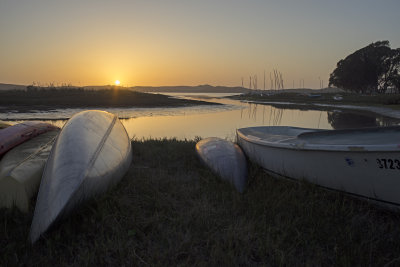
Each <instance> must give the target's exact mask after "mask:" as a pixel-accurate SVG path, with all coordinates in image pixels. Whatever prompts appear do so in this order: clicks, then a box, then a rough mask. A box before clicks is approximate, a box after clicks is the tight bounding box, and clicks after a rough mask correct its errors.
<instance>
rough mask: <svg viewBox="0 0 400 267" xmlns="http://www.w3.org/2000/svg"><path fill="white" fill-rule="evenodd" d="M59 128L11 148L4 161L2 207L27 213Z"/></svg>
mask: <svg viewBox="0 0 400 267" xmlns="http://www.w3.org/2000/svg"><path fill="white" fill-rule="evenodd" d="M58 133H59V131H50V132H47V133H43V134H41V135H39V136H36V137H34V138H32V139H30V140H28V141H26V142H24V143H22V144H20V145H18V146H16V147H14V148H13V149H11V150H10V151H8V152H7V153H6V154H5V155H4V157H3V158H2V159H1V161H0V207H6V208H11V207H13V206H16V207H17V208H18V209H19V210H20V211H22V212H27V211H28V207H29V201H30V199H31V197H33V196H34V195H35V194H36V193H37V191H38V189H39V184H40V179H41V178H42V173H43V169H44V166H45V164H46V161H47V158H48V156H49V154H50V150H51V146H52V145H53V142H54V140H55V138H56V136H57V134H58Z"/></svg>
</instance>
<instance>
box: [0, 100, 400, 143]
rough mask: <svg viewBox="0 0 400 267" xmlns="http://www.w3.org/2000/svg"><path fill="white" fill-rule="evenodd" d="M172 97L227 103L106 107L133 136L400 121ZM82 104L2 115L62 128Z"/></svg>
mask: <svg viewBox="0 0 400 267" xmlns="http://www.w3.org/2000/svg"><path fill="white" fill-rule="evenodd" d="M168 95H171V96H174V97H182V98H191V99H201V100H205V101H211V102H218V103H222V104H223V105H218V106H216V105H202V106H195V107H180V108H129V109H116V108H113V109H105V110H107V111H109V112H112V113H115V114H117V115H118V116H119V117H120V118H121V122H122V123H123V124H124V125H125V128H126V129H127V131H128V133H129V136H130V137H131V138H137V139H143V138H144V139H146V138H165V137H167V138H177V139H179V140H183V139H193V138H195V137H203V138H204V137H209V136H217V137H221V138H227V139H230V140H234V139H235V135H236V129H238V128H242V127H250V126H261V125H266V126H277V125H286V126H297V127H305V128H318V129H344V128H354V127H373V126H390V125H399V124H400V120H398V119H392V118H388V117H384V116H381V115H378V114H374V113H367V112H361V111H349V110H339V109H338V110H333V111H320V110H300V109H290V108H289V106H284V108H282V107H279V108H278V107H274V106H272V105H261V104H251V103H242V102H240V101H236V100H230V99H223V98H220V97H222V96H225V95H226V94H224V95H219V94H209V93H206V94H201V93H194V94H182V93H169V94H168ZM81 110H83V109H62V110H55V111H52V112H35V113H0V120H5V121H10V122H12V123H16V122H19V121H24V120H30V119H35V120H38V119H39V120H41V121H45V122H49V123H51V124H53V125H57V126H59V127H62V126H63V125H64V123H65V122H66V121H67V119H68V118H70V117H71V116H72V115H73V114H75V113H76V112H79V111H81Z"/></svg>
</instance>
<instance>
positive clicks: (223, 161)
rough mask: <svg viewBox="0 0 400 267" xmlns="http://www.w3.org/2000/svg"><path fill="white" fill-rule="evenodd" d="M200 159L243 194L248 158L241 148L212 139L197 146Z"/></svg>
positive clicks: (205, 140)
mask: <svg viewBox="0 0 400 267" xmlns="http://www.w3.org/2000/svg"><path fill="white" fill-rule="evenodd" d="M196 152H197V154H198V155H199V157H200V159H201V160H202V161H203V162H204V164H205V165H207V166H208V167H209V168H210V169H211V170H213V171H214V172H215V173H216V174H218V175H219V176H220V177H221V178H222V179H223V180H225V181H228V182H230V183H231V184H233V185H234V186H235V188H236V190H238V191H239V192H241V193H242V192H243V191H244V189H245V186H246V181H247V163H246V158H245V156H244V154H243V152H242V150H241V149H240V147H239V146H238V145H236V144H234V143H232V142H230V141H227V140H224V139H221V138H218V137H210V138H206V139H203V140H200V141H199V142H198V143H197V144H196Z"/></svg>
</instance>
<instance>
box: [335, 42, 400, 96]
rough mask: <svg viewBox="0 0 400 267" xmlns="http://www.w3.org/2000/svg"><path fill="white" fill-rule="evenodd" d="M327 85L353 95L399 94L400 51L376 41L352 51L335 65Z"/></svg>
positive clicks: (386, 43)
mask: <svg viewBox="0 0 400 267" xmlns="http://www.w3.org/2000/svg"><path fill="white" fill-rule="evenodd" d="M329 85H333V86H336V87H339V88H343V89H344V90H347V91H352V92H357V93H386V92H389V91H390V92H399V91H400V49H391V48H390V44H389V41H378V42H375V43H372V44H370V45H368V46H366V47H364V48H361V49H360V50H357V51H355V52H354V53H353V54H351V55H349V56H347V57H346V58H345V59H342V60H340V61H339V62H338V63H337V67H336V69H335V70H334V71H333V72H332V73H331V75H330V78H329ZM388 89H390V90H388Z"/></svg>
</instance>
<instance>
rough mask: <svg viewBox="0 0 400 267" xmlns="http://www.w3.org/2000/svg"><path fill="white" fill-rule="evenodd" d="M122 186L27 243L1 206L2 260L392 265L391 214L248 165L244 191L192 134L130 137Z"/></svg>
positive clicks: (395, 232) (397, 240)
mask: <svg viewBox="0 0 400 267" xmlns="http://www.w3.org/2000/svg"><path fill="white" fill-rule="evenodd" d="M132 146H133V153H134V157H133V164H132V166H131V168H130V169H129V171H128V173H127V174H126V175H125V177H124V178H123V180H122V181H121V183H120V184H119V185H118V186H117V187H115V188H113V189H111V190H110V191H109V192H108V193H107V194H105V195H103V196H102V197H99V198H97V199H93V200H92V201H90V202H88V203H86V204H85V205H83V206H82V207H81V208H79V209H77V210H76V211H75V212H74V213H73V214H71V216H70V217H69V218H67V219H66V220H64V221H63V222H61V223H59V224H57V225H55V227H54V228H53V229H52V230H51V231H49V232H48V233H47V234H46V235H45V236H43V237H42V239H41V240H39V241H38V242H37V243H36V244H35V245H33V246H31V245H30V244H29V243H28V240H27V236H28V233H29V227H30V223H31V219H32V213H33V208H34V201H32V203H31V208H30V212H29V213H28V214H22V213H19V212H18V211H17V210H4V209H3V210H0V218H1V221H0V229H1V234H0V236H1V239H0V247H1V248H2V253H1V256H0V262H1V263H2V265H4V266H8V265H14V266H15V265H31V266H32V265H35V266H36V265H53V266H71V265H75V266H76V265H79V266H81V265H91V266H93V265H114V266H116V265H117V266H122V265H125V266H147V265H150V266H170V265H173V266H177V265H185V266H188V265H202V266H204V265H210V266H216V265H221V266H238V265H242V266H254V265H263V266H265V265H272V266H280V265H283V266H299V265H300V266H303V265H310V266H321V265H328V266H332V265H341V266H354V265H358V266H371V265H372V266H382V265H385V264H387V263H392V264H394V265H395V264H398V263H399V262H400V259H399V258H398V257H399V255H398V252H399V251H400V228H399V227H398V225H399V223H400V215H399V213H398V212H393V211H389V210H385V209H382V208H380V207H377V206H374V205H373V204H371V203H369V202H367V201H363V200H358V199H354V198H351V197H349V196H346V195H343V194H339V193H336V192H331V191H327V190H323V189H321V188H319V187H317V186H314V185H311V184H309V183H306V182H293V181H288V180H280V179H275V178H272V177H270V176H268V175H266V174H265V172H264V171H263V170H262V169H260V168H259V167H258V166H256V165H252V164H251V165H250V173H249V182H248V185H247V189H246V191H245V192H244V193H243V194H239V193H237V192H236V191H234V190H233V188H232V187H231V186H230V185H229V184H227V183H225V182H222V181H220V180H219V179H218V178H217V177H216V176H215V175H214V174H213V173H211V172H210V171H209V170H208V169H207V168H205V167H204V166H203V165H202V164H201V163H200V161H199V160H198V159H197V157H196V154H195V150H194V146H195V141H177V140H174V139H169V140H166V139H163V140H135V141H133V142H132Z"/></svg>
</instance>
